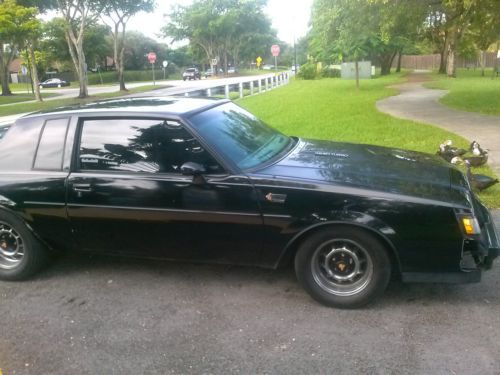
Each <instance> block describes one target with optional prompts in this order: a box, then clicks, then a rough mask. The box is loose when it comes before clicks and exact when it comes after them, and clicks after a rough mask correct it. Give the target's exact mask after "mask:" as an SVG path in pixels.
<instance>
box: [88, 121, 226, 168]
mask: <svg viewBox="0 0 500 375" xmlns="http://www.w3.org/2000/svg"><path fill="white" fill-rule="evenodd" d="M188 161H191V162H196V163H199V164H202V165H203V166H205V168H206V169H207V171H209V173H221V172H222V168H221V167H220V166H219V165H218V163H217V162H216V161H215V160H214V159H213V158H212V156H211V155H210V154H209V153H208V152H206V151H205V150H204V149H203V148H202V147H201V145H200V144H199V142H198V141H197V140H196V139H195V138H193V136H192V135H191V134H190V133H189V132H188V131H187V130H186V129H185V128H184V127H183V126H182V125H181V124H180V123H179V122H177V121H170V120H145V119H132V118H131V119H99V120H84V122H83V127H82V135H81V142H80V155H79V162H80V169H81V170H106V171H129V172H148V173H180V167H181V165H182V164H184V163H186V162H188Z"/></svg>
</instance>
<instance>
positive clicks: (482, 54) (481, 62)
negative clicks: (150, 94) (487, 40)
mask: <svg viewBox="0 0 500 375" xmlns="http://www.w3.org/2000/svg"><path fill="white" fill-rule="evenodd" d="M485 53H486V52H485V51H483V50H481V51H479V65H480V66H481V77H484V63H485V59H486V56H485Z"/></svg>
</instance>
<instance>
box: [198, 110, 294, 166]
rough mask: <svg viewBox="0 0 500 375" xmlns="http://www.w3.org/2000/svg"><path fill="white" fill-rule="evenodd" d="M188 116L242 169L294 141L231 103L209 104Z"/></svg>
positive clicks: (262, 161) (263, 160)
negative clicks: (204, 108)
mask: <svg viewBox="0 0 500 375" xmlns="http://www.w3.org/2000/svg"><path fill="white" fill-rule="evenodd" d="M190 120H191V122H192V123H193V125H194V127H195V128H196V130H197V131H198V132H199V133H200V135H201V136H202V137H203V138H204V139H205V140H206V141H208V142H209V143H210V144H212V145H214V146H215V147H216V148H217V150H218V151H219V152H220V153H222V154H223V155H224V156H225V157H226V158H228V159H230V160H232V161H233V162H234V163H236V165H237V166H238V167H239V168H241V169H249V168H253V167H256V166H257V165H259V164H263V163H265V162H266V161H268V160H270V159H272V158H274V157H275V156H277V155H279V154H281V153H282V152H283V151H284V150H285V149H287V148H288V147H290V145H291V144H292V143H293V140H292V139H291V138H289V137H287V136H286V135H284V134H281V133H280V132H278V131H276V130H274V129H273V128H270V127H269V126H267V125H266V124H264V123H263V122H262V121H260V120H259V119H258V118H256V117H255V116H253V115H252V114H251V113H249V112H247V111H245V110H244V109H242V108H240V107H238V106H237V105H235V104H233V103H227V104H223V105H220V106H218V107H215V108H212V109H210V110H208V111H205V112H202V113H200V114H197V115H195V116H193V117H192V118H191V119H190Z"/></svg>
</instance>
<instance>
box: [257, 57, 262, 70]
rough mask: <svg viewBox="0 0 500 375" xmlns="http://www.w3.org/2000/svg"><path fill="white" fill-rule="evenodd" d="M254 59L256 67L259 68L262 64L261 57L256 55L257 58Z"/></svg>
mask: <svg viewBox="0 0 500 375" xmlns="http://www.w3.org/2000/svg"><path fill="white" fill-rule="evenodd" d="M255 61H256V62H257V68H260V64H262V57H260V56H259V57H257V58H256V59H255Z"/></svg>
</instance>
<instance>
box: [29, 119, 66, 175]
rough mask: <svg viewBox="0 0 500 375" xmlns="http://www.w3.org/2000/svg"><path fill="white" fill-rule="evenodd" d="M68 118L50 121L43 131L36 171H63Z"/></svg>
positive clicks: (36, 159)
mask: <svg viewBox="0 0 500 375" xmlns="http://www.w3.org/2000/svg"><path fill="white" fill-rule="evenodd" d="M68 123H69V119H68V118H62V119H56V120H48V121H47V122H45V125H44V127H43V129H42V134H41V136H40V142H39V143H38V149H37V152H36V158H35V163H34V165H33V168H34V169H45V170H61V169H62V163H63V155H64V144H65V141H66V133H67V131H68Z"/></svg>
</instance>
